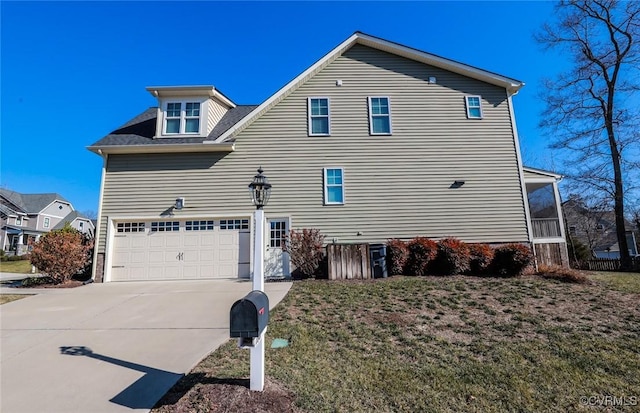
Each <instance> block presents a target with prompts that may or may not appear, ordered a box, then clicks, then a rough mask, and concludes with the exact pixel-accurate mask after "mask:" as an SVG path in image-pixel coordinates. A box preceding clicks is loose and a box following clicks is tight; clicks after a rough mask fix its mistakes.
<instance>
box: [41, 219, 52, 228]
mask: <svg viewBox="0 0 640 413" xmlns="http://www.w3.org/2000/svg"><path fill="white" fill-rule="evenodd" d="M42 225H43V226H44V227H45V228H49V225H51V219H50V218H49V217H45V218H44V223H43V224H42Z"/></svg>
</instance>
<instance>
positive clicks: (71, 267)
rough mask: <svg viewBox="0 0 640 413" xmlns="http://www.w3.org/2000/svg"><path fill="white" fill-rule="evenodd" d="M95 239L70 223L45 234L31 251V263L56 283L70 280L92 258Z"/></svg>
mask: <svg viewBox="0 0 640 413" xmlns="http://www.w3.org/2000/svg"><path fill="white" fill-rule="evenodd" d="M92 249H93V240H92V239H90V238H88V237H86V236H84V235H83V234H82V233H80V232H79V231H78V230H76V229H75V228H72V227H71V226H70V225H69V224H67V225H65V226H64V228H62V229H58V230H54V231H51V232H49V233H47V234H45V235H43V236H42V237H41V238H40V240H39V241H38V242H36V243H34V244H33V250H32V251H31V252H30V253H29V259H31V264H32V265H35V266H36V267H37V268H38V269H39V270H40V271H41V272H42V273H44V274H46V275H48V276H49V277H51V279H52V280H53V283H54V284H60V283H64V282H66V281H68V280H69V279H70V278H71V277H72V276H73V275H74V274H76V273H77V272H78V271H80V270H82V269H83V268H85V266H86V265H87V263H88V262H89V261H90V260H91V251H92Z"/></svg>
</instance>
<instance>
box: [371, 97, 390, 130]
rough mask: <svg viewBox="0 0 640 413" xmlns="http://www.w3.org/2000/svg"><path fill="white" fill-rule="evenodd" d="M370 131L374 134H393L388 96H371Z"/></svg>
mask: <svg viewBox="0 0 640 413" xmlns="http://www.w3.org/2000/svg"><path fill="white" fill-rule="evenodd" d="M369 132H370V133H371V134H372V135H391V105H390V102H389V98H388V97H384V96H370V97H369Z"/></svg>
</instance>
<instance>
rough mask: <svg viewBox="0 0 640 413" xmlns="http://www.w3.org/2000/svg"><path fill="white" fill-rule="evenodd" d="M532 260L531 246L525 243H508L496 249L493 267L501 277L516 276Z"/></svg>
mask: <svg viewBox="0 0 640 413" xmlns="http://www.w3.org/2000/svg"><path fill="white" fill-rule="evenodd" d="M532 262H533V253H532V252H531V248H529V247H527V246H526V245H523V244H506V245H502V246H500V247H498V248H496V249H495V251H494V255H493V261H492V262H491V269H492V271H493V272H494V273H495V274H496V275H499V276H501V277H515V276H516V275H519V274H521V273H522V271H523V270H524V269H525V268H527V266H529V265H530V264H531V263H532Z"/></svg>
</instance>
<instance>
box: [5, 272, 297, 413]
mask: <svg viewBox="0 0 640 413" xmlns="http://www.w3.org/2000/svg"><path fill="white" fill-rule="evenodd" d="M290 287H291V283H288V282H281V283H267V284H266V286H265V290H266V293H267V295H268V296H269V301H270V306H271V308H273V307H274V306H275V305H276V304H277V303H278V302H280V300H281V299H282V298H283V297H284V296H285V295H286V293H287V292H288V291H289V288H290ZM250 290H251V283H250V282H248V281H238V280H220V281H165V282H132V283H107V284H90V285H86V286H83V287H78V288H73V289H54V290H51V289H50V290H46V291H45V292H44V293H42V294H38V295H36V296H32V297H28V298H23V299H21V300H18V301H14V302H11V303H8V304H3V305H2V306H0V329H1V335H0V354H1V357H0V370H1V382H0V411H2V412H3V413H13V412H83V413H85V412H120V411H129V412H130V411H134V410H135V411H148V410H149V409H150V408H152V407H153V405H154V404H155V403H156V402H157V401H158V400H159V399H160V398H161V397H162V396H163V395H164V394H165V393H166V391H167V390H169V389H170V388H171V386H173V384H174V383H175V382H176V381H178V379H180V377H182V375H183V374H185V373H187V372H189V371H190V370H191V369H192V368H193V367H194V366H195V365H196V364H197V363H198V362H199V361H200V360H202V359H203V358H204V357H205V356H206V355H207V354H209V353H210V352H212V351H213V350H215V349H216V348H217V347H218V346H220V345H221V344H222V343H224V342H226V341H227V340H228V336H229V309H230V308H231V305H232V304H233V302H234V301H235V300H237V299H239V298H241V297H242V296H244V295H245V294H246V293H248V292H249V291H250ZM22 291H24V290H22ZM1 292H2V293H11V292H12V291H7V289H2V291H1ZM238 351H244V350H240V349H238Z"/></svg>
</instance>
